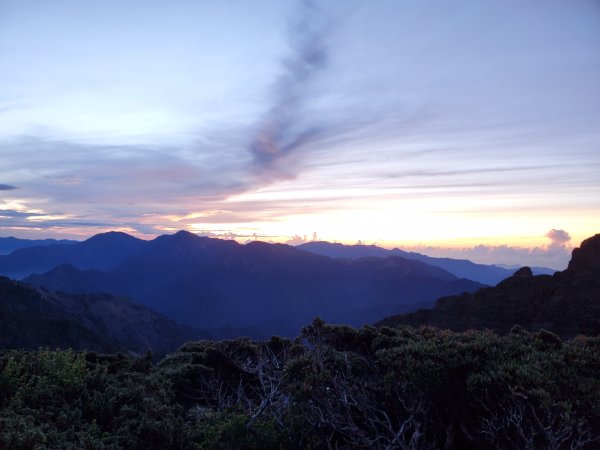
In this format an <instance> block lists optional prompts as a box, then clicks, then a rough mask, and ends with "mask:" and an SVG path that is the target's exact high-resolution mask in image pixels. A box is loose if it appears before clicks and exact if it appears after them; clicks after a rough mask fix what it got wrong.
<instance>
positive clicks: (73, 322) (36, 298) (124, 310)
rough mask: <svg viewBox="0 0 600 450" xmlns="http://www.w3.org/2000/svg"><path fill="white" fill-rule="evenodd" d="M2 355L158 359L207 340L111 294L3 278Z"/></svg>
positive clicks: (0, 310)
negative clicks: (84, 353)
mask: <svg viewBox="0 0 600 450" xmlns="http://www.w3.org/2000/svg"><path fill="white" fill-rule="evenodd" d="M0 327H1V329H2V332H1V333H0V349H2V348H24V349H29V350H37V349H38V348H39V347H49V348H57V347H58V348H74V349H78V350H83V349H87V350H94V351H100V352H116V351H130V352H142V351H144V350H147V349H152V350H153V351H154V352H155V353H157V354H164V353H166V352H169V351H173V350H175V349H176V348H177V347H178V346H180V345H181V344H183V343H184V342H186V341H189V340H194V339H199V338H206V337H207V336H208V335H207V334H206V333H202V332H200V331H197V330H195V329H193V328H191V327H186V326H181V325H178V324H176V323H175V322H173V321H172V320H170V319H168V318H166V317H165V316H163V315H161V314H158V313H155V312H153V311H151V310H149V309H148V308H146V307H144V306H141V305H138V304H135V303H133V302H132V301H131V300H129V299H127V298H124V297H114V296H111V295H108V294H65V293H62V292H52V291H49V290H46V289H43V288H35V287H32V286H28V285H25V284H23V283H21V282H18V281H14V280H10V279H8V278H5V277H0Z"/></svg>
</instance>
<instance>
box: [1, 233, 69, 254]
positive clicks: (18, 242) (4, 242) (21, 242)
mask: <svg viewBox="0 0 600 450" xmlns="http://www.w3.org/2000/svg"><path fill="white" fill-rule="evenodd" d="M77 243H78V241H70V240H68V239H60V240H57V239H19V238H16V237H13V236H8V237H0V255H8V254H10V253H12V252H14V251H15V250H18V249H20V248H28V247H41V246H46V245H54V244H58V245H71V244H77Z"/></svg>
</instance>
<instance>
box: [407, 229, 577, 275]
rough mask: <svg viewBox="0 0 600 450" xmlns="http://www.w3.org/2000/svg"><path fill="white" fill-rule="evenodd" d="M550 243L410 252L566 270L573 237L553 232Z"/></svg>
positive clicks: (484, 262)
mask: <svg viewBox="0 0 600 450" xmlns="http://www.w3.org/2000/svg"><path fill="white" fill-rule="evenodd" d="M545 236H546V237H547V238H549V239H550V240H551V242H550V243H549V244H548V245H542V246H537V247H532V248H529V247H517V246H510V245H483V244H480V245H476V246H474V247H465V248H443V247H431V246H419V247H414V248H411V250H414V251H418V252H421V253H424V254H426V255H429V256H437V257H447V258H464V259H469V260H472V261H474V262H477V263H481V264H503V265H510V266H542V267H549V268H552V269H556V270H563V269H565V268H566V267H567V264H568V262H569V260H570V259H571V250H572V248H571V247H570V246H569V245H567V243H568V242H569V241H571V236H570V235H569V233H567V232H566V231H565V230H556V229H552V230H550V231H549V232H548V233H546V234H545Z"/></svg>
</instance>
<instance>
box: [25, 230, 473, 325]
mask: <svg viewBox="0 0 600 450" xmlns="http://www.w3.org/2000/svg"><path fill="white" fill-rule="evenodd" d="M26 280H27V282H28V283H32V284H35V285H39V286H46V287H48V288H50V289H55V290H64V291H70V292H98V291H104V292H110V293H113V294H120V295H127V296H129V297H131V298H133V299H135V300H136V301H139V302H141V303H143V304H145V305H147V306H149V307H151V308H153V309H155V310H157V311H160V312H162V313H164V314H166V315H168V316H169V317H171V318H173V319H174V320H177V321H180V322H182V323H187V324H190V325H194V326H197V327H200V328H203V329H214V328H220V327H234V328H241V327H245V328H248V327H250V329H251V328H254V329H255V330H256V333H254V334H255V335H264V334H269V333H274V334H285V335H294V334H296V333H297V332H298V331H299V328H300V327H301V325H302V324H303V323H305V322H307V321H309V320H311V319H312V318H313V317H314V316H316V315H321V316H323V317H324V318H325V319H327V320H329V321H331V322H339V323H350V324H356V325H360V324H363V323H369V322H372V321H375V320H378V319H380V318H381V317H384V316H385V315H388V314H390V313H392V312H394V311H398V310H400V311H410V310H415V309H417V308H418V307H424V306H428V305H431V304H432V302H433V301H434V300H435V299H436V298H439V297H440V296H442V295H448V294H451V293H459V292H463V291H473V290H475V289H478V288H479V287H481V285H480V284H479V283H475V282H472V281H470V280H459V279H457V278H456V277H455V276H454V275H452V274H450V273H448V272H447V271H445V270H443V269H440V268H438V267H433V266H430V265H427V264H424V263H422V262H419V261H413V260H407V259H404V258H400V257H390V258H385V259H381V258H379V259H378V258H362V259H358V260H348V261H344V260H339V259H333V258H328V257H325V256H320V255H316V254H313V253H309V252H305V251H301V250H298V249H296V248H294V247H291V246H288V245H282V244H266V243H263V242H252V243H249V244H247V245H241V244H238V243H237V242H235V241H225V240H219V239H210V238H206V237H199V236H197V235H194V234H191V233H187V232H179V233H176V234H174V235H170V236H168V235H165V236H161V237H158V238H156V239H154V240H153V241H150V242H148V243H147V245H146V246H145V247H144V249H143V250H142V251H140V252H138V253H137V254H136V255H134V256H132V257H131V258H129V259H128V260H127V261H126V262H124V263H123V264H121V265H120V266H119V267H117V268H116V269H113V270H107V271H99V270H87V271H82V270H78V269H76V268H74V267H64V266H63V267H59V268H56V269H55V270H53V271H51V272H48V273H46V274H43V275H34V276H30V277H28V278H27V279H26Z"/></svg>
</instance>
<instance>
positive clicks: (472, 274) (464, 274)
mask: <svg viewBox="0 0 600 450" xmlns="http://www.w3.org/2000/svg"><path fill="white" fill-rule="evenodd" d="M297 248H300V249H302V250H306V251H309V252H312V253H317V254H319V255H324V256H329V257H331V258H346V259H357V258H364V257H366V256H372V257H377V258H387V257H389V256H400V257H402V258H406V259H413V260H416V261H421V262H424V263H426V264H430V265H432V266H436V267H441V268H442V269H444V270H447V271H448V272H450V273H451V274H453V275H455V276H457V277H459V278H468V279H469V280H474V281H477V282H479V283H483V284H487V285H491V286H494V285H496V284H497V283H499V282H500V281H502V280H504V279H505V278H508V277H509V276H511V275H512V271H511V270H509V269H506V268H504V267H499V266H494V265H489V264H476V263H474V262H472V261H469V260H467V259H453V258H434V257H432V256H426V255H422V254H420V253H415V252H406V251H404V250H400V249H399V248H394V249H392V250H387V249H385V248H381V247H377V246H376V245H362V244H357V245H343V244H338V243H331V242H307V243H305V244H301V245H299V246H298V247H297ZM534 272H536V273H539V274H552V273H554V270H552V269H549V268H547V267H536V268H534Z"/></svg>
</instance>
